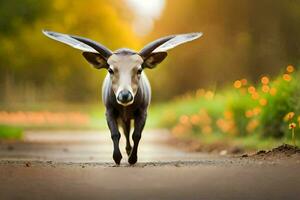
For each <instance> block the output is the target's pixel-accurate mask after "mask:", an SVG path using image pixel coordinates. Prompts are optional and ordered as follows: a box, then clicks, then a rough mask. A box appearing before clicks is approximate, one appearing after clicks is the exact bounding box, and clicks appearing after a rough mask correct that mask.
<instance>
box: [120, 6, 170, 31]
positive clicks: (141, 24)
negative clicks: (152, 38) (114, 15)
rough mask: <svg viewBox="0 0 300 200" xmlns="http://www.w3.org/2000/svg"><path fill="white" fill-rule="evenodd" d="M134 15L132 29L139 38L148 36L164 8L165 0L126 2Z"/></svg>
mask: <svg viewBox="0 0 300 200" xmlns="http://www.w3.org/2000/svg"><path fill="white" fill-rule="evenodd" d="M126 2H127V4H128V6H129V8H130V9H131V10H132V11H133V12H134V14H135V21H134V24H133V29H134V31H135V32H136V34H137V35H139V36H144V35H146V34H148V33H149V32H150V31H151V30H152V28H153V23H154V20H155V19H158V18H159V17H160V15H161V13H162V11H163V9H164V7H165V0H126Z"/></svg>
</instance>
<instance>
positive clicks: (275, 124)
mask: <svg viewBox="0 0 300 200" xmlns="http://www.w3.org/2000/svg"><path fill="white" fill-rule="evenodd" d="M299 75H300V74H299V73H297V74H294V75H293V76H292V80H291V81H289V82H287V81H285V80H283V79H282V78H281V77H279V78H278V79H277V80H276V81H275V82H274V84H273V85H274V87H276V88H277V95H275V96H269V97H268V98H267V101H268V104H267V105H266V106H265V108H264V109H263V110H262V111H263V112H262V115H261V129H262V130H261V131H262V134H263V135H264V136H270V137H275V138H281V137H283V136H286V137H291V131H290V130H288V128H287V127H288V124H289V123H290V122H291V121H295V122H296V120H293V119H291V121H290V120H284V117H285V116H286V115H287V114H288V113H290V112H293V113H295V115H296V116H299V115H300V85H299V79H300V76H299ZM293 118H296V117H293ZM298 130H299V129H297V130H296V132H297V133H299V131H298ZM297 133H296V134H297Z"/></svg>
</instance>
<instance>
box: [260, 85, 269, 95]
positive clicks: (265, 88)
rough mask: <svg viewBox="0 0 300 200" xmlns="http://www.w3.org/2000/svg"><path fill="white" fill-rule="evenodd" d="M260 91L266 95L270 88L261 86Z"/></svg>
mask: <svg viewBox="0 0 300 200" xmlns="http://www.w3.org/2000/svg"><path fill="white" fill-rule="evenodd" d="M261 90H262V91H263V92H264V93H268V92H269V91H270V87H269V86H268V85H263V86H262V88H261Z"/></svg>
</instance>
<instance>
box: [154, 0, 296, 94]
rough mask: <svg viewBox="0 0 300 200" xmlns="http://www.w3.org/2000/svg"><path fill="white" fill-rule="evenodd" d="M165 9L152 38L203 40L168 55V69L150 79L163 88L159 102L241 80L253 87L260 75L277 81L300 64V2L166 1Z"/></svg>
mask: <svg viewBox="0 0 300 200" xmlns="http://www.w3.org/2000/svg"><path fill="white" fill-rule="evenodd" d="M166 5H167V6H166V8H165V11H164V12H163V14H162V17H161V19H160V20H158V21H157V23H156V24H155V27H154V30H153V33H152V35H151V38H157V37H160V36H162V35H166V34H174V33H184V32H194V31H201V32H203V33H204V35H203V37H202V38H201V39H199V40H196V41H194V42H192V43H190V44H186V45H185V46H182V47H178V48H176V50H174V51H172V52H170V55H169V57H168V62H167V63H166V64H165V66H162V67H161V66H159V67H158V68H157V69H156V70H154V71H153V72H152V73H151V76H152V80H153V82H157V83H156V84H157V85H159V86H161V85H163V86H164V90H162V91H161V90H158V91H157V92H156V94H159V95H157V96H156V97H157V98H160V99H165V98H167V97H172V96H174V95H181V94H183V93H185V92H186V91H187V90H196V89H197V88H199V87H210V86H211V85H213V84H216V83H217V84H218V85H219V84H221V85H222V84H224V83H225V84H226V83H228V81H229V80H234V79H236V78H237V77H247V79H249V80H251V81H253V82H255V81H257V80H258V75H260V74H266V73H267V74H269V75H272V76H275V75H277V74H278V72H279V71H280V69H281V67H282V66H283V65H286V64H287V63H292V64H298V62H299V53H300V48H299V46H298V44H299V43H300V37H299V35H300V26H299V19H300V1H282V0H260V1H259V2H258V1H253V0H242V1H237V0H225V1H224V0H214V1H212V0H185V1H182V0H168V1H167V4H166ZM182 72H183V73H182ZM170 74H171V75H170ZM165 91H168V92H165Z"/></svg>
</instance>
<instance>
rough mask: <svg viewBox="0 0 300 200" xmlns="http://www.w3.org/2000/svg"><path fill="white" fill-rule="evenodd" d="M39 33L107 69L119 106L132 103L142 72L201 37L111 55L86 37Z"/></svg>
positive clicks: (172, 39)
mask: <svg viewBox="0 0 300 200" xmlns="http://www.w3.org/2000/svg"><path fill="white" fill-rule="evenodd" d="M43 33H44V34H45V35H46V36H48V37H50V38H52V39H54V40H57V41H59V42H62V43H65V44H67V45H70V46H72V47H74V48H76V49H80V50H82V51H83V56H84V57H85V59H86V60H87V61H88V62H89V63H90V64H92V65H93V66H94V67H95V68H97V69H101V68H105V69H107V70H108V72H109V74H110V78H111V83H112V89H113V91H114V93H115V96H116V100H117V102H118V103H119V104H121V105H123V106H128V105H130V104H132V103H133V102H134V97H135V95H136V93H137V90H138V87H139V79H140V77H141V76H143V69H145V68H150V69H152V68H154V67H155V66H156V65H157V64H159V63H161V62H162V61H163V60H164V59H165V58H166V57H167V51H168V50H169V49H172V48H174V47H176V46H178V45H180V44H183V43H185V42H189V41H192V40H195V39H197V38H199V37H200V36H201V35H202V33H189V34H179V35H171V36H167V37H163V38H160V39H158V40H155V41H153V42H151V43H149V44H148V45H146V46H145V47H144V48H143V49H142V50H141V51H140V52H135V51H132V50H130V49H125V48H123V49H119V50H117V51H115V52H112V51H111V50H109V49H108V48H106V47H105V46H103V45H101V44H99V43H97V42H95V41H92V40H90V39H87V38H83V37H78V36H73V35H66V34H61V33H56V32H51V31H43Z"/></svg>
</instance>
